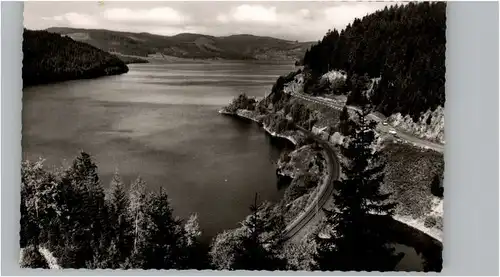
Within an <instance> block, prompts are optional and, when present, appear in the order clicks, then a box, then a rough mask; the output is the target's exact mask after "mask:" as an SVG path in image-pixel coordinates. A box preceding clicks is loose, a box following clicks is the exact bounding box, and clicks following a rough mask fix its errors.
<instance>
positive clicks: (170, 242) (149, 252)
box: [142, 189, 187, 269]
mask: <svg viewBox="0 0 500 277" xmlns="http://www.w3.org/2000/svg"><path fill="white" fill-rule="evenodd" d="M146 215H147V217H148V224H147V227H146V233H145V247H144V248H143V249H142V254H143V256H144V257H145V260H146V262H145V264H144V266H143V268H144V269H151V268H153V269H173V268H175V269H182V268H183V267H184V265H185V264H186V262H185V261H186V258H187V257H186V255H185V251H184V247H185V245H184V241H183V239H184V230H183V228H182V226H181V221H180V220H179V219H176V218H174V216H173V210H172V208H171V207H170V203H169V201H168V195H167V193H165V192H164V191H163V190H162V189H160V192H159V193H150V194H149V196H148V205H147V209H146Z"/></svg>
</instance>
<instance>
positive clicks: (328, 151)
mask: <svg viewBox="0 0 500 277" xmlns="http://www.w3.org/2000/svg"><path fill="white" fill-rule="evenodd" d="M298 128H299V129H300V130H301V131H302V132H304V133H306V134H309V135H311V137H312V138H314V140H315V141H316V142H317V143H319V144H320V145H321V146H322V147H323V149H324V153H325V159H326V163H327V165H328V176H327V178H326V180H325V181H324V183H323V184H322V185H321V187H320V191H319V196H318V197H317V198H316V199H315V200H314V201H313V203H311V204H310V205H309V206H308V207H307V208H306V211H305V212H303V213H302V214H301V215H299V216H298V217H297V218H296V219H295V220H294V221H293V222H292V223H290V224H289V225H288V226H287V227H286V229H285V234H284V239H285V240H289V239H292V238H294V237H295V236H297V235H298V234H299V233H300V231H301V230H302V229H303V228H304V227H306V226H307V224H309V222H311V221H312V220H313V219H314V218H315V216H316V213H317V212H318V211H319V209H318V208H322V207H323V206H324V205H325V204H326V202H327V201H328V199H329V198H330V196H331V195H332V193H333V190H334V184H333V183H334V182H335V180H337V179H338V178H339V176H340V166H339V163H338V159H337V155H335V152H334V150H333V148H332V147H331V146H330V145H329V144H328V142H326V141H323V140H321V139H319V138H317V137H316V136H314V135H312V134H311V133H310V132H309V131H307V130H305V129H303V128H300V127H298Z"/></svg>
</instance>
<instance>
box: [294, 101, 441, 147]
mask: <svg viewBox="0 0 500 277" xmlns="http://www.w3.org/2000/svg"><path fill="white" fill-rule="evenodd" d="M290 94H291V95H292V96H294V97H297V98H300V99H302V100H306V101H310V102H313V103H316V104H321V105H324V106H327V107H330V108H333V109H336V110H342V108H344V106H343V105H340V104H337V103H335V102H333V101H328V100H324V99H321V98H318V97H314V96H310V95H306V94H303V93H294V92H292V93H290ZM347 108H348V109H349V110H353V111H361V109H360V108H358V107H354V106H347ZM368 117H369V118H370V119H372V120H374V121H376V122H379V123H381V122H384V121H385V117H382V116H379V115H376V114H374V113H371V114H369V115H368ZM377 131H378V132H380V133H390V131H393V132H395V134H394V135H395V136H396V137H399V138H400V139H402V140H405V141H407V142H409V143H412V144H414V145H416V146H419V147H422V148H427V149H432V150H434V151H437V152H440V153H443V152H444V145H443V144H440V143H436V142H431V141H428V140H425V139H421V138H418V137H415V136H413V135H411V134H408V133H406V132H404V131H402V130H398V129H396V128H393V127H391V126H386V125H384V124H378V126H377Z"/></svg>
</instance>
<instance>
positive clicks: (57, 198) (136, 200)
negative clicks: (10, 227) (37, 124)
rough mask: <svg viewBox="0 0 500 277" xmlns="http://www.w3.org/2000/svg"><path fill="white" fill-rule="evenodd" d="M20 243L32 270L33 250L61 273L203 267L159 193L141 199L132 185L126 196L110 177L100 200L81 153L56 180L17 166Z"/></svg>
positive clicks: (139, 186)
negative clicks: (42, 250)
mask: <svg viewBox="0 0 500 277" xmlns="http://www.w3.org/2000/svg"><path fill="white" fill-rule="evenodd" d="M193 224H194V225H196V223H191V225H193ZM200 234H201V233H200ZM20 237H21V247H22V248H25V249H27V250H28V252H26V253H31V254H29V255H31V256H33V257H34V258H31V256H26V257H27V258H26V261H25V262H27V263H29V264H33V265H37V266H38V262H37V259H35V258H36V257H37V256H36V255H35V254H36V253H38V251H35V252H34V251H32V250H33V249H35V248H36V247H38V246H39V245H41V246H43V247H45V248H46V249H48V250H49V251H50V252H52V254H53V255H54V257H55V258H56V259H57V263H58V265H59V266H61V267H63V268H155V269H171V268H175V269H184V268H200V267H205V268H206V267H207V260H208V257H207V250H206V249H202V247H201V246H200V243H199V242H198V241H197V240H198V235H197V234H196V232H195V233H194V234H193V233H191V234H188V232H187V231H186V230H185V229H184V226H183V225H182V221H181V220H179V219H176V218H174V216H173V211H172V209H171V207H170V204H169V202H168V196H167V194H166V193H165V192H164V191H160V192H159V193H153V192H151V193H149V194H146V191H145V183H144V182H143V181H142V180H141V179H140V178H139V179H138V180H137V181H136V182H134V183H133V184H132V186H131V191H130V193H126V191H125V188H124V185H123V183H122V181H121V180H120V178H119V176H118V174H116V175H115V176H114V178H113V180H112V184H111V188H110V191H109V193H108V195H107V197H105V193H104V189H103V187H102V185H101V183H100V180H99V176H98V172H97V166H96V164H95V163H94V162H93V161H92V159H91V157H90V155H88V154H87V153H85V152H82V153H81V154H80V155H79V156H78V157H77V158H76V159H75V160H74V161H73V164H72V166H71V167H70V168H68V169H66V170H64V171H61V172H56V173H50V172H48V171H45V170H44V169H43V168H42V164H41V162H37V163H29V162H26V163H24V164H23V166H22V183H21V231H20ZM35 250H36V249H35ZM203 251H204V252H203ZM33 253H34V254H33ZM28 266H29V265H28Z"/></svg>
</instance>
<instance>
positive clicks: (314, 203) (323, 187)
mask: <svg viewBox="0 0 500 277" xmlns="http://www.w3.org/2000/svg"><path fill="white" fill-rule="evenodd" d="M240 111H241V110H239V109H238V110H237V111H236V112H228V111H226V110H225V109H221V110H219V114H222V115H227V116H234V117H237V118H240V119H248V120H251V121H253V122H256V123H257V124H259V126H261V127H262V128H263V129H264V130H265V131H266V132H267V133H268V134H269V135H271V136H273V137H278V138H283V139H287V140H288V141H290V142H291V143H293V144H294V145H295V146H297V145H298V143H297V142H296V141H295V139H294V138H293V137H290V136H286V135H281V134H279V133H277V132H273V131H271V130H270V129H269V128H268V127H267V126H265V125H264V124H262V123H261V122H260V121H259V120H258V119H257V118H255V117H252V116H249V115H247V114H245V113H244V112H240ZM325 151H326V150H325ZM323 155H324V156H325V159H326V160H327V162H329V163H332V162H333V161H330V157H329V155H328V154H327V153H326V152H324V153H323ZM332 169H333V168H332ZM328 171H329V172H328V177H327V178H326V179H325V180H324V182H323V183H322V184H320V185H318V187H317V190H318V192H317V194H316V195H315V196H314V198H313V201H312V202H311V203H310V204H309V205H308V206H306V207H305V208H304V210H303V211H302V212H301V213H299V214H298V215H296V216H295V218H294V219H293V220H291V221H290V223H289V224H287V226H286V227H285V236H286V239H287V240H288V239H290V238H292V237H293V236H294V235H295V233H296V232H294V233H292V232H293V229H294V228H295V227H296V225H297V224H299V223H300V222H301V221H303V220H305V218H306V217H307V216H308V214H309V213H311V211H312V210H314V209H315V207H316V206H317V204H318V202H319V201H320V199H321V198H322V197H324V194H325V193H326V192H327V190H328V187H329V184H330V183H331V175H332V174H334V172H332V171H331V169H330V168H329V170H328ZM322 206H323V204H322ZM290 233H292V234H290Z"/></svg>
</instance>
